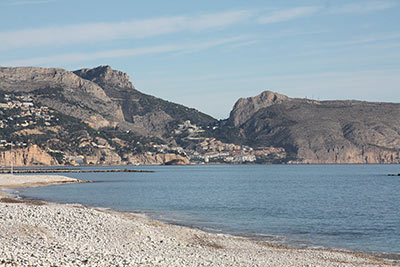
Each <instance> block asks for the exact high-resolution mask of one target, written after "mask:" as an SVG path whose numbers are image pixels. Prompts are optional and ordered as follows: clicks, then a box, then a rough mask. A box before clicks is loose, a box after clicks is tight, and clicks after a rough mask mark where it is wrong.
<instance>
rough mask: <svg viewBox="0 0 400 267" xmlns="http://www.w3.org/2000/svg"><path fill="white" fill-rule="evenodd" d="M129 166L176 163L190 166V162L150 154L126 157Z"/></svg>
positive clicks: (185, 158) (167, 155)
mask: <svg viewBox="0 0 400 267" xmlns="http://www.w3.org/2000/svg"><path fill="white" fill-rule="evenodd" d="M128 162H129V164H134V165H135V164H139V165H165V164H166V163H171V162H176V163H179V165H187V164H190V160H189V159H188V158H187V157H184V156H181V155H177V154H173V153H165V154H152V153H142V154H136V155H130V156H129V157H128Z"/></svg>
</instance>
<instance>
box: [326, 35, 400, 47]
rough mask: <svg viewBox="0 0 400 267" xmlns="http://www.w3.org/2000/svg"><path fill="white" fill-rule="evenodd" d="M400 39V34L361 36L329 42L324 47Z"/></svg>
mask: <svg viewBox="0 0 400 267" xmlns="http://www.w3.org/2000/svg"><path fill="white" fill-rule="evenodd" d="M397 39H400V33H391V34H384V35H374V36H362V37H357V38H354V39H351V40H346V41H340V42H330V43H326V44H325V46H328V47H337V46H352V45H362V44H370V43H376V42H383V41H390V40H397Z"/></svg>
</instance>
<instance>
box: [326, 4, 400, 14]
mask: <svg viewBox="0 0 400 267" xmlns="http://www.w3.org/2000/svg"><path fill="white" fill-rule="evenodd" d="M397 5H398V4H397V3H395V2H393V1H362V2H359V3H352V4H346V5H343V6H338V7H333V8H331V9H330V13H332V14H349V13H369V12H375V11H380V10H384V9H389V8H392V7H395V6H397Z"/></svg>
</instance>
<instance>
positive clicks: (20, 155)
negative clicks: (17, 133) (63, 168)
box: [0, 145, 58, 166]
mask: <svg viewBox="0 0 400 267" xmlns="http://www.w3.org/2000/svg"><path fill="white" fill-rule="evenodd" d="M11 162H13V166H33V165H46V166H50V165H58V162H57V160H56V159H55V158H53V157H52V156H51V155H50V154H49V153H47V152H46V151H44V150H43V149H41V148H39V147H38V146H37V145H32V146H29V147H27V148H23V149H14V150H13V151H11V150H8V151H1V152H0V165H1V166H11Z"/></svg>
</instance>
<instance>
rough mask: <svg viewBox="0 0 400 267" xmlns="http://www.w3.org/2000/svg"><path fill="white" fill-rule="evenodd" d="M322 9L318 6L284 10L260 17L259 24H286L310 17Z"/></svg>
mask: <svg viewBox="0 0 400 267" xmlns="http://www.w3.org/2000/svg"><path fill="white" fill-rule="evenodd" d="M319 10H320V8H319V7H317V6H307V7H296V8H290V9H283V10H278V11H274V12H271V13H269V14H268V15H266V16H263V17H260V18H259V19H258V22H259V23H261V24H269V23H277V22H284V21H289V20H294V19H298V18H302V17H307V16H310V15H312V14H314V13H316V12H317V11H319Z"/></svg>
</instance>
